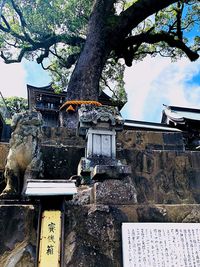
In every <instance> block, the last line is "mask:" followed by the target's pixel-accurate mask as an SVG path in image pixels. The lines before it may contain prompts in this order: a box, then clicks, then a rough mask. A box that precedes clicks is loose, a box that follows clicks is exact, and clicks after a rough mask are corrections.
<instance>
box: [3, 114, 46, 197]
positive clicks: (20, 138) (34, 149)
mask: <svg viewBox="0 0 200 267" xmlns="http://www.w3.org/2000/svg"><path fill="white" fill-rule="evenodd" d="M41 125H42V116H41V114H40V113H38V112H36V111H25V112H22V113H16V114H15V115H14V116H13V120H12V124H11V126H12V127H13V132H12V135H11V139H10V149H9V153H8V156H7V161H6V166H5V172H4V177H5V181H6V187H5V189H4V190H3V192H2V193H1V197H9V196H11V195H19V194H20V193H21V191H22V188H23V184H24V183H25V182H24V181H27V180H28V179H30V178H32V179H35V178H38V177H41V176H42V171H43V162H42V158H41V151H40V144H41V142H40V141H41Z"/></svg>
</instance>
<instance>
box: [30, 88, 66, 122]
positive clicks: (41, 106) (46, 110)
mask: <svg viewBox="0 0 200 267" xmlns="http://www.w3.org/2000/svg"><path fill="white" fill-rule="evenodd" d="M27 91H28V105H29V109H36V110H37V111H40V112H41V114H42V117H43V120H44V126H51V127H58V126H59V109H60V106H61V105H62V103H63V102H65V100H66V97H67V93H66V92H62V93H60V94H57V93H55V92H54V89H53V88H52V86H51V84H50V85H47V86H44V87H36V86H32V85H29V84H28V85H27Z"/></svg>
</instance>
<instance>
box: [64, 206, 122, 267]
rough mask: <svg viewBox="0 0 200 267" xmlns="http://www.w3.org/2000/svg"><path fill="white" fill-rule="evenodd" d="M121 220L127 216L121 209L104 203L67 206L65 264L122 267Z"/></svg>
mask: <svg viewBox="0 0 200 267" xmlns="http://www.w3.org/2000/svg"><path fill="white" fill-rule="evenodd" d="M123 220H126V217H124V215H123V214H122V213H121V212H120V210H118V209H115V208H114V207H113V208H111V207H109V206H107V205H88V206H74V205H72V206H70V205H67V206H66V215H65V229H66V231H65V239H64V240H65V244H64V247H65V253H64V266H66V267H69V266H70V267H74V266H76V267H79V266H84V267H86V266H87V267H94V266H95V267H100V266H106V267H119V266H122V265H121V252H120V239H121V226H120V225H121V222H122V221H123ZM119 252H120V253H119Z"/></svg>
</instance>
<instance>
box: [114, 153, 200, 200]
mask: <svg viewBox="0 0 200 267" xmlns="http://www.w3.org/2000/svg"><path fill="white" fill-rule="evenodd" d="M119 154H120V155H119V157H121V158H125V159H126V161H127V164H128V165H131V166H132V179H133V181H134V182H135V187H136V190H137V194H138V202H139V203H157V204H159V203H161V204H162V203H163V204H164V203H166V204H175V203H177V204H178V203H190V204H192V203H199V200H200V198H199V195H198V194H199V192H200V188H199V187H197V186H196V185H198V184H199V182H198V181H199V169H198V168H199V167H198V168H195V165H194V164H193V163H192V161H194V158H195V157H197V158H199V157H200V154H199V152H196V154H194V153H191V152H189V151H156V150H154V151H146V150H143V151H142V150H140V151H139V150H123V151H121V152H120V153H119ZM195 161H197V159H196V160H195Z"/></svg>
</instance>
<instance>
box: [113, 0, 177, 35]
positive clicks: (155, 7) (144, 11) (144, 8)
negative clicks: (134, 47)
mask: <svg viewBox="0 0 200 267" xmlns="http://www.w3.org/2000/svg"><path fill="white" fill-rule="evenodd" d="M176 2H178V0H162V1H160V0H138V1H137V2H135V3H134V4H132V5H131V6H130V7H129V8H128V9H126V10H125V11H124V12H122V13H121V15H120V18H119V21H118V25H117V26H116V29H115V32H116V34H117V35H118V36H119V35H120V36H121V37H122V38H123V37H125V36H127V34H129V33H130V32H131V31H132V29H134V28H135V27H136V26H137V25H138V24H139V23H140V22H142V21H143V20H145V19H146V18H147V17H149V16H151V15H153V14H154V13H156V12H158V11H160V10H162V9H164V8H166V7H168V6H169V5H171V4H173V3H176Z"/></svg>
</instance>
